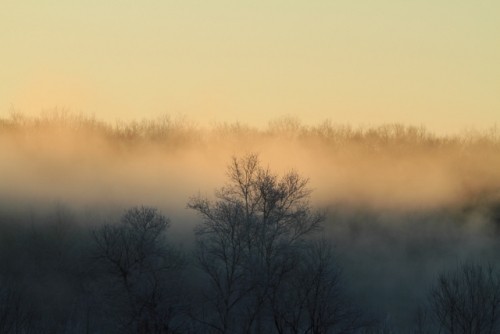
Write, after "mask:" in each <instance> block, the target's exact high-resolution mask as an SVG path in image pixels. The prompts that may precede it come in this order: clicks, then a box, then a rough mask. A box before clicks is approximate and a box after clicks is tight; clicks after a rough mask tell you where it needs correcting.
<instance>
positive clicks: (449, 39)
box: [0, 0, 500, 130]
mask: <svg viewBox="0 0 500 334" xmlns="http://www.w3.org/2000/svg"><path fill="white" fill-rule="evenodd" d="M499 18H500V1H498V0H485V1H470V0H467V1H464V0H419V1H405V0H398V1H395V0H392V1H390V0H377V1H373V0H365V1H356V0H315V1H305V0H303V1H297V0H267V1H244V0H242V1H235V0H232V1H223V0H211V1H207V0H198V1H195V0H176V1H173V0H171V1H169V0H162V1H160V0H146V1H137V0H134V1H132V0H106V1H104V0H85V1H83V0H82V1H76V0H73V1H67V0H65V1H63V0H2V1H1V3H0V45H1V53H0V57H1V58H0V59H1V62H0V113H1V114H7V113H8V111H9V110H11V109H12V108H14V109H17V110H20V111H22V112H25V113H34V114H37V113H39V112H40V111H41V110H47V109H52V108H54V107H59V108H67V109H70V110H72V111H77V112H83V113H89V114H94V115H95V116H97V117H98V118H103V119H111V120H114V119H130V118H140V117H155V116H157V115H160V114H164V113H169V114H174V115H175V114H181V115H185V116H187V117H188V118H190V119H192V120H195V121H197V122H201V123H204V122H212V121H236V120H238V121H242V122H246V123H250V124H254V125H262V124H267V122H268V121H269V120H271V119H273V118H276V117H279V116H282V115H292V116H297V117H299V118H300V119H302V120H303V121H304V122H306V123H317V122H319V121H322V120H324V119H330V120H332V121H334V122H341V123H352V124H363V125H370V124H379V123H381V122H405V123H410V124H425V125H427V126H429V127H430V128H431V129H435V130H455V129H461V128H463V127H466V126H475V127H489V126H491V125H493V124H494V123H499V122H500V19H499Z"/></svg>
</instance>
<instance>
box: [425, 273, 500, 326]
mask: <svg viewBox="0 0 500 334" xmlns="http://www.w3.org/2000/svg"><path fill="white" fill-rule="evenodd" d="M431 310H432V313H433V315H434V317H435V319H436V320H437V322H438V324H439V327H440V328H441V330H444V331H445V332H446V333H450V334H457V333H458V334H462V333H469V334H470V333H472V334H492V333H499V332H500V275H499V273H498V272H497V271H496V270H494V268H493V267H492V266H483V265H480V264H464V265H462V266H460V267H459V268H458V269H456V270H455V271H453V272H449V273H446V274H442V275H441V276H440V277H439V279H438V283H437V285H436V287H435V288H434V289H433V290H432V293H431Z"/></svg>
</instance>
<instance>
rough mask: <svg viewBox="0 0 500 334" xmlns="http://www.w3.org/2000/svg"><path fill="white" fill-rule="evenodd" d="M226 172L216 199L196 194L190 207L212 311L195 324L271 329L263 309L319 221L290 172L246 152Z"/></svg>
mask: <svg viewBox="0 0 500 334" xmlns="http://www.w3.org/2000/svg"><path fill="white" fill-rule="evenodd" d="M227 175H228V178H229V182H228V183H227V184H226V186H224V187H222V188H221V189H219V190H218V191H216V194H215V196H216V200H215V201H210V200H208V199H206V198H203V197H200V196H198V197H194V198H192V199H191V200H190V202H189V203H188V207H189V208H191V209H194V210H195V211H197V212H198V213H199V214H200V215H201V217H202V218H203V222H202V223H201V224H200V225H199V226H198V227H197V229H196V235H197V245H198V262H199V265H200V268H201V269H202V270H203V271H204V272H205V273H206V274H207V275H208V278H209V285H210V286H209V288H208V289H207V294H206V302H207V303H208V304H211V306H212V308H211V309H212V310H213V311H214V312H212V313H211V314H207V312H206V311H207V309H206V308H205V314H202V315H201V316H200V315H199V317H198V320H200V321H202V322H204V323H205V324H206V325H207V326H208V328H211V330H212V331H214V332H219V333H229V332H231V333H237V332H245V333H250V332H264V331H269V327H268V326H269V324H272V323H273V322H272V316H269V312H268V314H265V313H264V312H263V311H264V310H266V309H268V308H269V307H270V301H271V300H272V298H273V296H274V295H275V294H276V291H277V290H278V289H279V287H280V286H281V285H282V284H283V282H284V280H285V279H286V278H287V276H288V274H289V273H290V272H291V271H292V270H293V269H294V268H295V266H296V265H297V260H298V255H297V252H299V249H300V247H301V245H302V244H303V243H304V240H305V238H306V237H307V236H309V235H310V234H311V233H312V232H314V231H316V230H318V229H319V227H320V223H321V221H322V220H323V219H324V218H323V215H322V214H320V213H317V212H312V210H311V207H310V205H309V202H308V198H309V195H310V191H309V189H308V188H307V183H308V180H307V179H305V178H302V177H300V176H299V175H298V174H297V173H295V172H290V173H287V174H285V175H284V176H282V177H279V176H277V175H276V174H273V173H271V172H270V171H269V169H266V168H263V167H261V166H260V164H259V160H258V158H257V156H256V155H248V156H245V157H243V158H241V159H238V158H233V160H232V162H231V164H230V166H229V168H228V172H227ZM266 317H267V318H266Z"/></svg>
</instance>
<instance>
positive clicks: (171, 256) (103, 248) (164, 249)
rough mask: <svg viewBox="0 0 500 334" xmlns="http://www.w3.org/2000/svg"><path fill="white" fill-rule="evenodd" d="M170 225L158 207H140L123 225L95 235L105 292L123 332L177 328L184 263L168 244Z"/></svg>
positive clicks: (129, 213)
mask: <svg viewBox="0 0 500 334" xmlns="http://www.w3.org/2000/svg"><path fill="white" fill-rule="evenodd" d="M168 226H169V221H168V219H167V218H166V217H165V216H163V215H162V214H160V213H159V212H158V211H157V210H156V209H155V208H151V207H135V208H132V209H129V210H127V211H126V212H125V214H124V215H123V217H122V219H121V221H120V223H119V224H107V225H104V226H102V227H101V228H100V229H98V230H96V231H95V232H94V240H95V244H96V253H95V259H96V260H97V262H98V264H99V265H100V267H99V268H100V270H101V274H102V275H101V276H102V277H104V279H103V280H104V282H103V286H104V288H103V289H104V291H103V292H104V294H105V295H106V296H107V298H108V300H107V302H108V303H109V305H111V308H110V310H109V312H110V314H111V316H112V317H114V318H115V319H116V320H117V321H118V323H119V324H120V325H121V331H122V332H123V331H132V332H135V333H171V332H173V330H174V328H175V325H174V324H175V321H174V320H175V317H176V316H177V315H178V313H179V310H178V303H179V298H180V295H179V294H180V293H181V291H180V290H179V289H178V286H176V282H179V281H180V278H181V277H180V273H181V272H180V271H181V269H182V267H183V259H182V257H181V256H180V254H179V253H178V252H177V251H175V250H174V249H172V248H171V247H169V246H168V245H167V243H166V241H165V231H166V229H167V228H168Z"/></svg>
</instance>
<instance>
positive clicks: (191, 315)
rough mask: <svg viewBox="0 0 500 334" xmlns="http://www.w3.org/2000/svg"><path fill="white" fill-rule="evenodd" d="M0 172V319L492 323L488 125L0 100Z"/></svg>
mask: <svg viewBox="0 0 500 334" xmlns="http://www.w3.org/2000/svg"><path fill="white" fill-rule="evenodd" d="M0 175H2V177H1V178H0V332H1V333H126V332H130V333H499V332H500V313H499V312H500V276H499V271H498V269H499V268H498V267H495V264H496V263H497V262H498V259H499V254H500V242H499V241H500V130H499V129H497V128H496V127H492V128H491V129H490V130H485V131H469V132H463V133H461V134H457V135H436V134H433V133H431V132H429V131H428V130H426V129H425V128H424V127H413V126H405V125H401V124H388V125H383V126H378V127H364V128H361V127H360V128H355V127H351V126H344V125H336V124H335V123H332V122H329V121H325V122H324V123H321V124H318V125H314V126H307V125H304V124H302V123H301V122H300V121H299V120H297V119H294V118H282V119H278V120H275V121H272V122H270V123H269V125H268V126H267V127H265V128H256V127H251V126H247V125H245V124H241V123H223V124H213V125H211V126H201V125H197V124H196V123H194V122H192V121H189V120H187V119H184V118H171V117H168V116H164V117H161V118H157V119H152V120H142V121H129V122H116V123H114V124H112V123H109V122H104V121H100V120H98V119H96V118H94V117H91V116H86V115H81V114H72V113H67V112H57V111H55V112H50V113H46V114H43V115H40V116H26V115H23V114H20V113H11V114H10V115H9V116H7V117H3V118H0ZM245 182H246V183H245ZM245 189H246V190H245ZM245 194H246V195H245ZM245 203H246V205H244V204H245ZM249 207H250V208H253V209H252V210H250V209H248V208H249ZM245 208H246V209H245ZM273 224H274V225H273ZM280 224H281V225H280ZM273 226H274V227H273ZM273 228H274V229H273Z"/></svg>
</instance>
